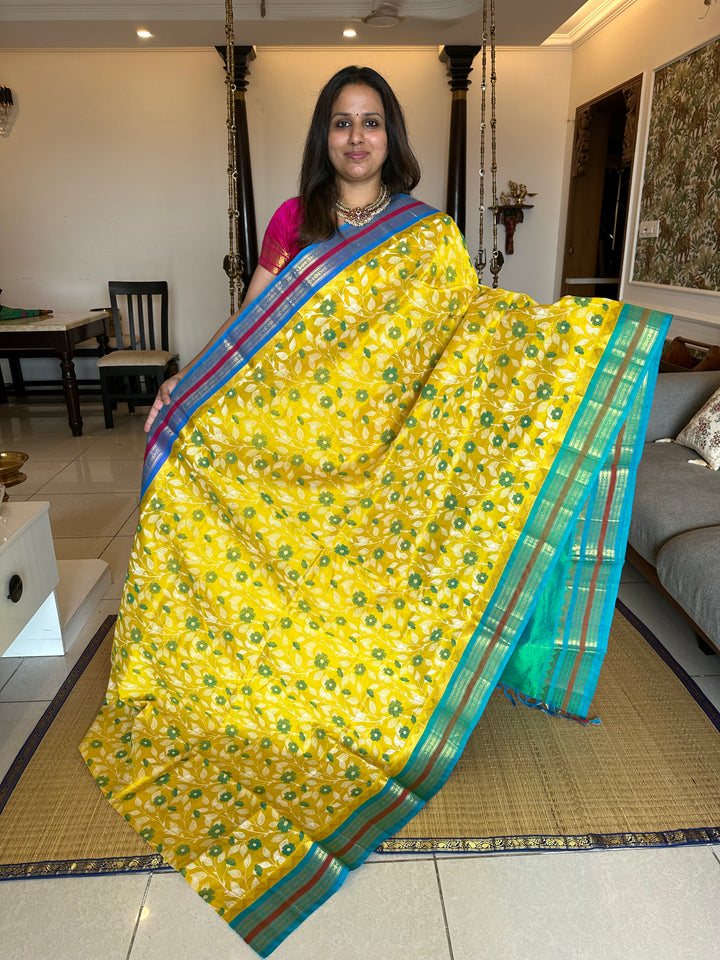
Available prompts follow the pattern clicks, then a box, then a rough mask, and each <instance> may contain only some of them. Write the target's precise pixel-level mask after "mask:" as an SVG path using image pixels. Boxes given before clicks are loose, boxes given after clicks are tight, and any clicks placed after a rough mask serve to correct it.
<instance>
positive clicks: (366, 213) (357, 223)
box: [335, 183, 390, 227]
mask: <svg viewBox="0 0 720 960" xmlns="http://www.w3.org/2000/svg"><path fill="white" fill-rule="evenodd" d="M389 203H390V194H389V192H388V188H387V187H386V186H385V184H384V183H383V184H382V186H381V187H380V193H379V194H378V195H377V197H375V199H374V200H373V201H372V203H367V204H365V206H364V207H346V206H345V204H344V203H340V201H339V200H337V201H336V202H335V209H336V210H337V212H338V213H339V214H340V216H341V217H342V218H343V220H345V221H346V222H347V223H349V224H351V225H352V226H353V227H364V226H365V224H366V223H370V221H371V220H372V218H373V217H375V216H377V215H378V213H381V212H382V211H383V210H384V209H385V207H386V206H387V205H388V204H389Z"/></svg>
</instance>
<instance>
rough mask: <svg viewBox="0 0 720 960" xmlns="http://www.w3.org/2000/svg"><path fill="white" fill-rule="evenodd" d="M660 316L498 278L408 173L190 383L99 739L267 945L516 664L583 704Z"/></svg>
mask: <svg viewBox="0 0 720 960" xmlns="http://www.w3.org/2000/svg"><path fill="white" fill-rule="evenodd" d="M666 323H667V318H665V317H662V316H660V315H658V314H654V313H650V312H643V311H641V310H638V309H637V308H633V307H628V306H622V305H621V304H619V303H615V302H612V301H605V300H590V299H573V298H567V299H565V300H563V301H561V302H560V303H558V304H555V305H552V306H540V305H538V304H536V303H534V302H533V301H532V300H530V299H529V298H528V297H525V296H520V295H516V294H509V293H507V292H505V291H501V290H490V289H488V288H486V287H478V285H477V278H476V276H475V273H474V270H473V268H472V265H471V264H470V261H469V258H468V256H467V252H466V250H465V246H464V243H463V240H462V237H461V236H460V234H459V232H458V230H457V228H456V226H455V224H454V223H453V222H452V221H451V220H450V219H449V218H448V217H446V216H444V215H442V214H440V213H438V212H437V211H434V210H432V209H431V208H429V207H427V206H426V205H425V204H422V203H420V202H419V201H417V200H414V199H412V198H410V197H407V196H400V197H395V198H394V199H393V201H392V203H391V205H390V207H388V208H387V210H386V211H385V212H384V214H383V215H382V216H381V217H378V218H377V219H376V220H375V221H373V222H372V223H371V224H370V225H368V226H367V227H364V228H361V229H358V228H352V227H344V228H342V229H341V230H340V231H339V232H338V235H337V236H336V237H334V238H333V239H332V240H330V241H328V242H326V243H321V244H317V245H315V246H313V247H311V248H308V249H306V250H304V251H303V252H302V253H301V254H300V255H299V256H298V257H297V258H296V259H295V260H294V261H293V262H292V263H291V264H290V265H289V266H288V267H287V268H286V269H285V270H283V271H282V273H281V274H280V275H279V276H278V277H277V279H276V280H275V281H274V282H273V284H272V285H271V287H270V288H269V289H268V290H267V291H266V292H265V294H263V296H261V297H260V298H259V299H258V300H257V301H255V302H254V303H253V304H251V305H250V306H249V307H248V308H247V309H246V310H245V311H244V312H243V313H242V314H241V315H240V317H239V318H238V319H237V321H236V322H235V323H234V325H233V326H232V327H231V329H230V330H229V331H228V332H227V334H226V335H225V337H224V339H223V340H222V341H221V342H219V343H218V344H216V345H215V346H214V347H212V348H211V349H209V350H208V351H207V353H206V354H205V356H204V357H203V358H202V359H201V360H200V361H199V362H198V363H197V364H196V365H195V367H194V368H193V369H192V370H191V372H190V373H188V374H187V376H186V377H185V378H184V379H183V380H182V381H181V383H180V384H179V386H178V387H177V389H176V390H175V392H174V393H173V395H172V404H171V406H170V407H166V408H165V410H164V412H163V413H162V414H161V418H160V419H159V421H158V422H156V425H155V428H154V430H153V432H152V433H151V435H150V437H149V441H148V449H147V454H146V464H145V476H144V493H143V498H142V504H141V514H140V525H139V528H138V533H137V536H136V539H135V543H134V547H133V550H132V555H131V560H130V568H129V572H128V577H127V584H126V588H125V596H124V599H123V602H122V607H121V610H120V614H119V617H118V623H117V629H116V634H115V645H114V651H113V664H112V675H111V679H110V685H109V688H108V691H107V695H106V698H105V703H104V706H103V708H102V710H101V712H100V714H99V715H98V717H97V719H96V721H95V723H94V724H93V726H92V728H91V729H90V731H89V732H88V734H87V736H86V738H85V739H84V741H83V744H82V747H81V749H82V752H83V755H84V756H85V758H86V760H87V763H88V766H89V768H90V771H91V773H92V774H93V776H94V777H95V778H96V780H97V782H98V784H99V785H100V787H101V788H102V790H103V792H104V794H105V796H106V797H107V799H108V800H109V801H110V803H111V804H112V805H113V806H114V807H115V808H116V809H117V810H118V811H119V812H120V813H121V814H122V815H123V816H124V817H125V818H126V819H127V820H128V821H129V822H130V823H131V824H132V825H133V826H134V827H135V829H136V830H137V831H138V832H139V833H140V834H141V835H142V836H143V837H145V838H146V839H147V840H148V841H149V842H150V843H151V844H153V845H154V846H155V847H156V848H157V849H158V850H159V851H160V852H161V853H162V855H163V857H164V858H165V859H166V860H167V862H168V863H169V864H171V865H172V866H173V867H175V868H176V869H177V870H179V871H180V872H181V873H182V874H183V875H184V876H185V878H186V879H187V881H188V882H189V883H190V884H191V885H192V887H193V888H194V889H195V890H196V891H197V893H198V894H199V895H200V896H201V897H203V898H204V899H205V900H207V901H208V902H209V903H210V904H212V906H213V907H214V908H215V909H216V910H217V912H218V913H219V914H220V915H221V916H222V917H223V918H224V919H225V920H226V921H227V922H228V923H229V924H230V925H231V926H232V927H233V928H234V929H235V930H236V931H237V932H238V933H239V934H240V935H241V936H242V937H244V938H245V940H246V941H247V942H248V943H249V944H251V946H252V947H253V948H254V949H255V950H256V951H257V952H258V953H260V954H261V955H263V956H266V955H267V954H269V953H270V952H272V950H273V949H274V948H275V947H276V946H277V944H278V943H279V942H280V941H281V940H283V938H284V937H286V936H287V935H288V933H290V932H291V931H292V930H293V929H294V927H296V926H297V925H298V924H299V923H300V922H302V920H303V919H304V918H305V917H306V916H307V915H308V914H309V913H310V912H311V911H312V910H314V909H315V908H316V907H317V906H319V905H320V904H321V903H322V902H323V901H324V900H325V899H326V898H327V897H328V896H330V895H331V894H332V892H333V891H334V890H335V889H337V887H338V886H339V885H340V884H341V883H342V881H343V879H344V878H345V876H346V875H347V872H348V870H350V869H352V868H354V867H356V866H358V865H359V864H360V863H361V862H362V861H363V860H364V859H365V857H366V856H367V855H368V854H369V853H370V852H371V851H372V850H373V849H374V848H375V847H376V846H377V845H378V843H380V842H381V841H382V840H383V839H384V838H385V837H387V836H388V835H390V834H392V833H393V832H395V831H396V830H397V829H398V828H399V827H400V826H401V825H402V824H403V823H405V822H406V821H407V820H408V819H410V818H411V817H412V816H413V815H414V814H415V813H416V812H417V811H418V809H419V808H420V807H421V806H422V804H423V803H424V802H425V801H426V800H427V799H428V798H429V797H431V796H432V795H433V794H434V793H435V792H436V791H437V790H438V789H439V788H440V787H441V786H442V784H443V782H444V781H445V779H446V778H447V777H448V775H449V773H450V771H451V770H452V767H453V765H454V763H455V761H456V760H457V759H458V757H459V755H460V753H461V752H462V749H463V745H464V743H465V741H466V740H467V738H468V736H469V735H470V732H471V731H472V729H473V727H474V725H475V724H476V723H477V722H478V719H479V718H480V716H481V714H482V711H483V709H484V706H485V704H486V702H487V699H488V697H489V695H490V693H491V692H492V690H493V688H494V687H495V686H496V685H497V684H498V683H501V684H502V685H503V686H505V688H506V689H508V690H509V691H514V693H515V694H517V696H519V697H520V698H521V699H522V700H524V701H525V702H526V703H528V704H531V705H535V706H540V707H542V708H543V709H546V710H548V711H550V712H553V713H562V714H566V715H570V716H574V717H576V718H578V719H584V718H586V717H587V715H588V711H589V709H590V702H591V698H592V694H593V691H594V688H595V683H596V681H597V676H598V672H599V669H600V665H601V663H602V658H603V654H604V650H605V643H606V640H607V634H608V630H609V621H610V615H611V610H612V606H613V603H614V598H615V591H616V589H617V583H618V579H619V574H620V568H621V565H622V560H623V557H624V549H625V536H626V533H627V525H628V521H629V506H630V500H631V497H632V485H633V476H634V469H635V466H636V462H637V458H638V456H639V443H638V440H639V438H640V437H641V435H642V432H643V428H644V421H645V417H646V413H647V407H648V401H649V396H650V394H651V392H652V386H653V379H654V371H655V368H656V366H657V361H658V357H659V351H660V348H661V346H662V341H663V334H664V330H665V326H666Z"/></svg>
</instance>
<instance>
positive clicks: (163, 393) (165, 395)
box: [144, 373, 182, 433]
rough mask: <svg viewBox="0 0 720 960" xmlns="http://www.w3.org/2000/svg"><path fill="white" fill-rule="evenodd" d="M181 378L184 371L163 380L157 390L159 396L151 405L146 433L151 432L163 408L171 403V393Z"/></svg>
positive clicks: (146, 422)
mask: <svg viewBox="0 0 720 960" xmlns="http://www.w3.org/2000/svg"><path fill="white" fill-rule="evenodd" d="M181 379H182V373H176V374H174V375H173V376H172V377H168V378H167V380H163V382H162V383H161V384H160V389H159V390H158V392H157V396H156V397H155V400H154V401H153V405H152V407H150V413H149V414H148V415H147V420H146V421H145V427H144V429H145V433H149V432H150V428H151V427H152V425H153V423H154V422H155V419H156V417H157V415H158V414H159V413H160V411H161V410H162V408H163V407H167V406H168V405H169V404H170V394H171V393H172V392H173V390H174V389H175V387H176V386H177V385H178V383H180V380H181Z"/></svg>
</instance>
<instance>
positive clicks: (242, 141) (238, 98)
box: [215, 46, 258, 288]
mask: <svg viewBox="0 0 720 960" xmlns="http://www.w3.org/2000/svg"><path fill="white" fill-rule="evenodd" d="M215 49H216V50H217V52H218V53H219V54H220V56H221V57H222V59H223V63H225V64H227V48H226V47H215ZM255 57H256V53H255V48H254V47H252V46H250V47H239V46H236V47H235V76H234V78H233V80H234V82H235V129H236V133H235V141H236V142H235V146H236V157H235V162H236V165H237V178H238V179H237V202H238V220H239V223H238V243H239V245H240V250H239V251H238V253H239V254H240V256H241V257H242V259H243V264H244V270H243V274H242V279H243V282H244V283H245V286H246V288H247V284H248V283H249V282H250V277H251V276H252V275H253V272H254V270H255V267H256V266H257V261H258V246H257V227H256V224H255V195H254V193H253V181H252V167H251V165H250V140H249V138H248V122H247V109H246V106H245V91H246V90H247V85H248V79H247V78H248V76H249V74H250V68H249V64H250V62H251V61H253V60H254V59H255Z"/></svg>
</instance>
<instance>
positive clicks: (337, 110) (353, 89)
mask: <svg viewBox="0 0 720 960" xmlns="http://www.w3.org/2000/svg"><path fill="white" fill-rule="evenodd" d="M328 155H329V157H330V163H332V165H333V167H334V168H335V172H336V173H337V176H338V180H339V181H340V188H341V191H342V186H343V184H344V183H345V184H348V185H349V184H361V183H364V184H365V183H366V184H368V185H373V186H376V187H377V190H378V191H379V190H380V173H381V170H382V165H383V163H384V162H385V158H386V157H387V132H386V129H385V111H384V110H383V105H382V100H381V99H380V94H379V93H377V91H375V90H373V88H372V87H369V86H367V85H366V84H364V83H349V84H347V85H346V86H344V87H343V88H342V90H341V91H340V93H339V94H338V95H337V98H336V99H335V103H334V104H333V106H332V113H331V115H330V131H329V133H328Z"/></svg>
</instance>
